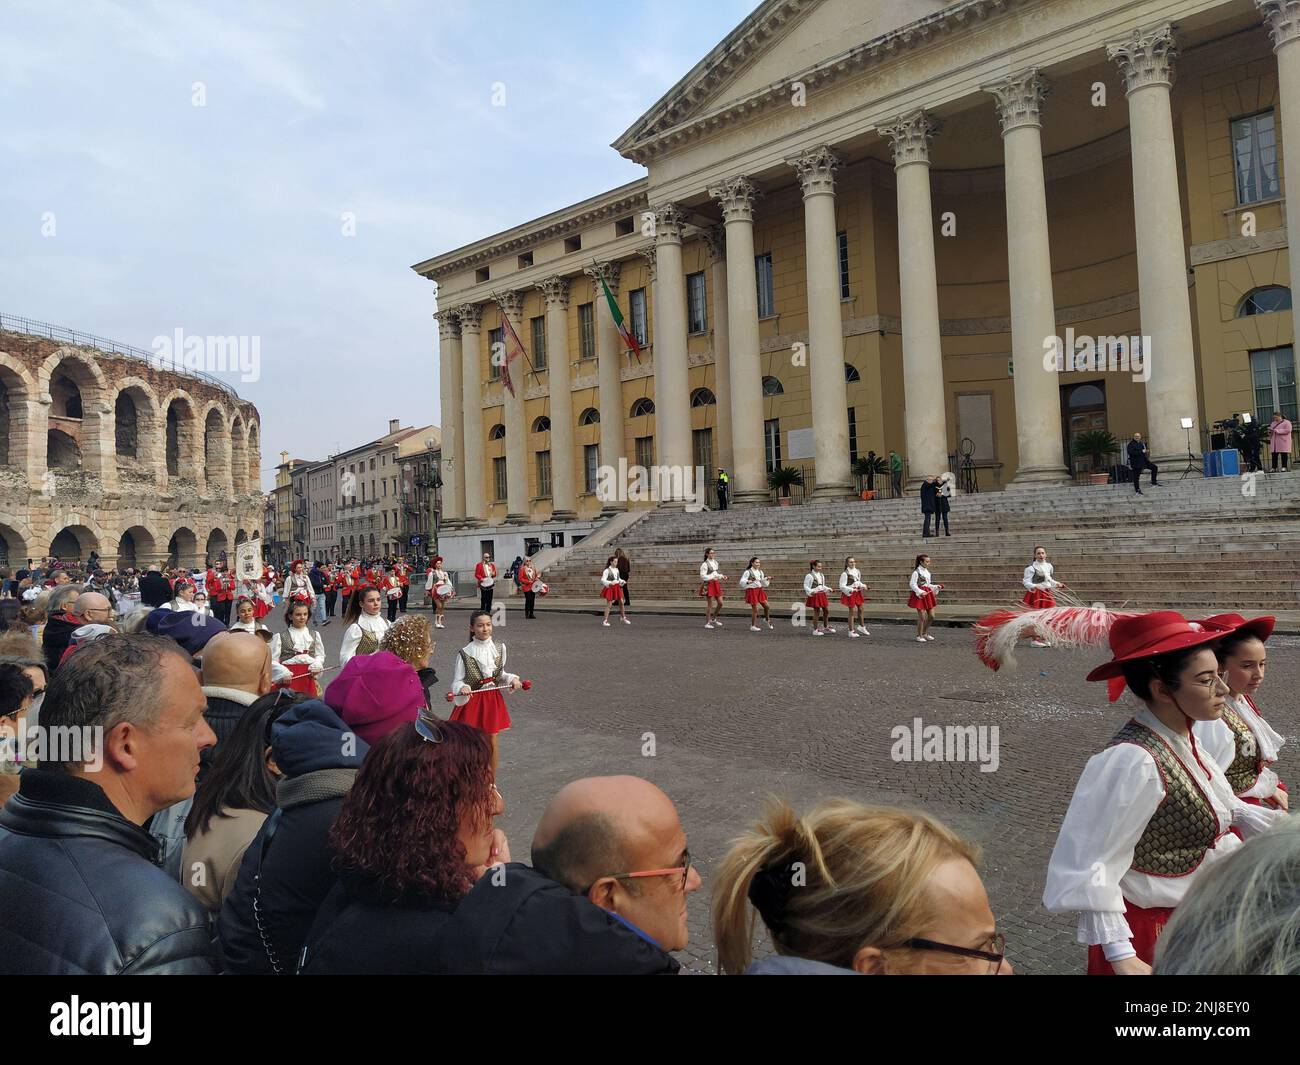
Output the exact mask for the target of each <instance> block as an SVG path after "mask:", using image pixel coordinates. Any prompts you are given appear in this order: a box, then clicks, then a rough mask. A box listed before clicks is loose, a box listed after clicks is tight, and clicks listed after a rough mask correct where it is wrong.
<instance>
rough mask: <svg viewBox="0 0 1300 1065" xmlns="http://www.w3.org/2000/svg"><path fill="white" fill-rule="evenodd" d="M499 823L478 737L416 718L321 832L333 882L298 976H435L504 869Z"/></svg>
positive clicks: (385, 742)
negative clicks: (468, 906) (466, 909)
mask: <svg viewBox="0 0 1300 1065" xmlns="http://www.w3.org/2000/svg"><path fill="white" fill-rule="evenodd" d="M504 811H505V803H504V801H503V800H502V798H501V793H500V792H499V791H497V789H496V785H495V784H493V782H492V775H491V748H490V747H489V746H488V742H487V738H486V737H485V736H484V735H483V734H482V733H481V732H479V731H478V729H475V728H473V727H472V726H470V725H463V724H460V723H458V722H453V721H437V720H435V719H433V718H432V717H429V716H427V715H421V716H420V717H419V718H418V719H417V720H416V721H414V722H413V723H412V724H410V725H406V726H404V727H402V728H399V729H397V730H396V731H394V732H391V733H389V734H388V735H387V736H385V737H384V738H383V739H382V740H380V741H379V742H378V743H376V744H375V745H374V746H373V747H372V748H371V749H370V754H369V755H368V757H367V758H366V760H365V762H364V763H363V765H362V767H361V771H360V772H359V773H358V774H357V779H356V782H355V783H354V784H353V785H352V790H351V791H350V792H349V793H348V797H347V798H346V799H345V800H344V802H343V808H342V809H341V810H340V811H339V816H338V820H336V821H335V822H334V827H333V828H332V829H331V830H330V846H331V848H332V849H333V851H334V856H335V858H334V867H335V868H336V869H337V870H338V871H339V879H338V883H337V884H336V885H335V886H334V889H333V890H332V891H331V892H330V894H329V896H328V897H327V898H326V899H325V902H324V904H323V905H322V906H321V908H320V911H319V913H318V914H317V915H316V922H315V924H314V925H313V926H312V930H311V932H310V934H309V935H308V937H307V947H306V950H305V952H304V961H303V965H302V968H301V971H302V972H304V973H307V974H312V975H332V974H341V973H349V974H367V975H369V974H375V975H380V974H383V975H407V974H416V973H431V972H435V971H437V969H438V965H437V962H436V958H437V956H438V952H439V948H440V945H441V939H442V937H443V935H444V933H446V931H447V930H448V928H449V927H450V926H451V924H452V922H453V919H454V915H455V911H456V908H457V906H458V905H459V903H460V902H461V900H462V899H464V897H465V896H466V895H468V894H469V892H470V890H471V889H472V888H473V887H474V885H475V883H477V882H478V880H479V878H480V877H482V876H484V875H485V874H488V870H489V869H490V868H491V867H492V866H493V865H494V864H495V863H498V862H508V861H509V860H510V854H509V848H508V847H507V844H506V838H505V834H504V833H503V832H501V831H500V829H496V828H494V827H493V824H492V822H493V820H494V819H495V818H497V817H498V816H500V815H501V814H502V813H503V812H504ZM488 875H491V874H488Z"/></svg>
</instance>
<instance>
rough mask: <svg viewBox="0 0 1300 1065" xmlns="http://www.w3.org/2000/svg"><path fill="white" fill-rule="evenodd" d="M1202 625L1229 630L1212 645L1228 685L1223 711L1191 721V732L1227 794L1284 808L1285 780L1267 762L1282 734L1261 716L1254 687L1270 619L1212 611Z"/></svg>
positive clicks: (1286, 805) (1261, 670)
mask: <svg viewBox="0 0 1300 1065" xmlns="http://www.w3.org/2000/svg"><path fill="white" fill-rule="evenodd" d="M1201 624H1202V625H1205V626H1206V627H1207V628H1227V629H1229V630H1230V631H1229V632H1228V634H1227V635H1226V636H1224V637H1223V639H1221V640H1220V641H1219V642H1218V644H1216V645H1215V648H1214V652H1215V654H1216V655H1217V656H1218V659H1219V670H1220V672H1221V673H1222V675H1223V681H1224V683H1225V684H1227V686H1228V694H1227V695H1226V696H1224V699H1223V702H1224V707H1223V716H1222V717H1221V718H1219V720H1217V721H1197V722H1196V723H1195V724H1194V725H1192V732H1193V733H1194V734H1195V736H1196V739H1197V741H1198V742H1199V743H1200V744H1201V747H1202V749H1204V750H1205V751H1208V752H1209V753H1210V754H1211V755H1212V756H1213V757H1214V760H1215V761H1217V762H1218V763H1219V766H1220V767H1221V768H1222V769H1223V775H1224V776H1226V777H1227V778H1228V783H1229V784H1230V785H1231V786H1232V791H1233V794H1235V795H1236V796H1237V798H1239V799H1241V801H1242V802H1247V803H1250V804H1252V805H1254V806H1267V807H1269V808H1271V809H1282V810H1286V809H1288V808H1289V807H1290V803H1289V801H1288V798H1287V790H1286V785H1285V784H1283V783H1282V781H1281V780H1279V779H1278V775H1277V773H1276V772H1274V771H1273V769H1272V768H1271V767H1272V765H1273V763H1275V762H1276V761H1277V755H1278V751H1279V750H1280V749H1281V747H1282V745H1283V744H1284V743H1286V737H1285V736H1282V735H1281V734H1279V733H1278V732H1276V731H1275V730H1274V729H1273V727H1272V726H1271V725H1270V724H1269V723H1268V722H1267V721H1265V720H1264V716H1263V715H1262V714H1261V713H1260V712H1259V707H1257V706H1256V705H1255V699H1254V696H1255V693H1256V692H1257V691H1258V690H1259V686H1260V684H1261V683H1263V680H1264V666H1265V652H1264V641H1265V640H1267V639H1268V638H1269V636H1271V635H1272V633H1273V625H1274V619H1273V618H1272V617H1259V618H1254V619H1252V620H1250V621H1247V620H1246V619H1245V618H1243V617H1242V616H1241V615H1240V614H1216V615H1214V616H1213V617H1208V618H1205V619H1204V620H1203V621H1202V622H1201Z"/></svg>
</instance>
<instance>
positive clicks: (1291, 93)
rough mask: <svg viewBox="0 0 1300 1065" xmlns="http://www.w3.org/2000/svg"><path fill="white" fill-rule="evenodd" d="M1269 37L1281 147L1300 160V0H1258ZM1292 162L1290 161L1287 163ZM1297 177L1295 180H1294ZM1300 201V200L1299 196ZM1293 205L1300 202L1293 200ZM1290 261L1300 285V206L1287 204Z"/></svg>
mask: <svg viewBox="0 0 1300 1065" xmlns="http://www.w3.org/2000/svg"><path fill="white" fill-rule="evenodd" d="M1255 3H1256V4H1258V5H1259V10H1260V14H1262V15H1263V16H1264V24H1265V25H1266V26H1268V35H1269V36H1270V37H1271V38H1272V39H1273V51H1274V52H1275V53H1276V54H1277V96H1278V103H1279V107H1278V111H1279V121H1280V122H1281V125H1282V147H1283V150H1284V151H1286V152H1287V154H1288V155H1290V152H1291V149H1292V148H1294V150H1295V153H1296V159H1297V160H1300V48H1295V47H1292V46H1293V45H1294V44H1295V42H1296V41H1300V0H1255ZM1286 162H1287V163H1289V162H1290V160H1289V159H1287V160H1286ZM1284 170H1285V173H1286V178H1287V182H1286V183H1287V191H1288V192H1290V191H1291V190H1292V189H1296V190H1300V162H1297V163H1296V166H1295V169H1294V170H1293V169H1292V168H1291V167H1289V166H1284ZM1292 175H1295V180H1292ZM1298 199H1300V197H1298ZM1291 203H1297V200H1292V201H1291ZM1286 244H1287V249H1286V250H1287V262H1288V263H1289V265H1290V267H1291V287H1292V288H1293V289H1294V288H1295V287H1296V286H1297V285H1300V206H1295V207H1293V206H1291V204H1288V205H1287V212H1286Z"/></svg>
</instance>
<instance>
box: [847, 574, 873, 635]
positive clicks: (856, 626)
mask: <svg viewBox="0 0 1300 1065" xmlns="http://www.w3.org/2000/svg"><path fill="white" fill-rule="evenodd" d="M867 590H868V589H867V586H866V585H865V584H863V583H862V571H861V570H859V569H858V560H857V559H855V558H846V559H845V560H844V572H842V573H841V574H840V602H841V603H842V604H843V605H844V606H846V607H848V608H849V635H850V636H852V637H858V636H870V635H871V633H870V632H868V631H867V616H866V613H865V606H864V604H865V603H866V601H867V600H866V592H867ZM855 619H856V623H855Z"/></svg>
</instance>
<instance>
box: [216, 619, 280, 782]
mask: <svg viewBox="0 0 1300 1065" xmlns="http://www.w3.org/2000/svg"><path fill="white" fill-rule="evenodd" d="M202 684H203V694H204V695H206V696H207V699H208V709H207V711H206V712H205V713H204V715H203V716H204V717H205V718H206V719H207V722H208V725H209V727H211V729H212V731H213V732H214V733H216V736H217V743H216V746H214V747H212V748H210V749H208V750H206V751H204V752H203V756H204V757H203V766H202V769H200V771H199V779H200V780H202V779H203V775H204V774H205V773H206V772H207V768H208V765H209V764H210V763H211V760H212V758H213V757H214V756H215V754H216V752H217V751H218V750H219V749H220V747H221V744H222V742H223V741H224V740H225V738H226V737H227V736H229V735H230V733H231V732H232V731H233V730H234V728H235V724H236V722H238V721H239V719H240V717H242V716H243V713H244V711H245V710H246V709H248V707H250V706H252V705H253V703H255V702H256V701H257V700H258V699H259V698H261V697H262V696H263V695H265V694H266V693H267V692H269V691H270V690H271V648H270V646H269V645H268V644H267V643H266V641H265V640H263V639H261V637H258V636H254V635H253V634H252V633H251V632H219V633H217V635H215V636H213V637H212V639H210V640H209V641H208V642H207V644H206V645H205V646H204V648H203V670H202Z"/></svg>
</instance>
